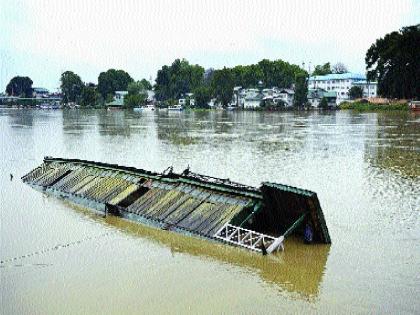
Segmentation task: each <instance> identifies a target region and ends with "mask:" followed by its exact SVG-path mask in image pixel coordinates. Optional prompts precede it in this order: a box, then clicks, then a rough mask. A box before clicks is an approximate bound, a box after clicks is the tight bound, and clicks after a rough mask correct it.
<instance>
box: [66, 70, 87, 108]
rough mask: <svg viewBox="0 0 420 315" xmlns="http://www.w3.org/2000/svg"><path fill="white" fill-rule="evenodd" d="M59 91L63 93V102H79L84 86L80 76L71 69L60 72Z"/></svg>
mask: <svg viewBox="0 0 420 315" xmlns="http://www.w3.org/2000/svg"><path fill="white" fill-rule="evenodd" d="M60 82H61V86H60V87H61V91H62V93H63V102H64V103H68V102H79V101H80V96H81V93H82V90H83V87H84V84H83V82H82V79H81V78H80V76H78V75H77V74H75V73H74V72H72V71H66V72H64V73H62V74H61V79H60Z"/></svg>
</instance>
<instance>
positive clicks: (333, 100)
mask: <svg viewBox="0 0 420 315" xmlns="http://www.w3.org/2000/svg"><path fill="white" fill-rule="evenodd" d="M323 98H325V99H326V100H327V104H328V107H329V108H335V107H337V94H336V92H334V91H326V90H324V89H320V88H316V89H308V103H309V105H310V106H312V107H313V108H319V106H320V104H321V100H322V99H323Z"/></svg>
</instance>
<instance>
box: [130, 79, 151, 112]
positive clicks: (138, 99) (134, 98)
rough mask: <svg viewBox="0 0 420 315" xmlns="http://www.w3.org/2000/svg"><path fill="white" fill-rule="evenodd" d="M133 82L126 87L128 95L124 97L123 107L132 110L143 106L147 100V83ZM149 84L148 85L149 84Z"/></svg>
mask: <svg viewBox="0 0 420 315" xmlns="http://www.w3.org/2000/svg"><path fill="white" fill-rule="evenodd" d="M143 80H144V79H143ZM143 80H142V81H133V82H130V83H129V84H128V86H127V91H128V94H127V95H126V96H125V97H124V107H128V108H133V107H137V106H141V105H144V104H145V103H146V99H147V87H148V85H147V83H149V82H148V81H146V80H144V81H146V82H147V83H146V86H145V83H144V81H143ZM149 84H150V83H149Z"/></svg>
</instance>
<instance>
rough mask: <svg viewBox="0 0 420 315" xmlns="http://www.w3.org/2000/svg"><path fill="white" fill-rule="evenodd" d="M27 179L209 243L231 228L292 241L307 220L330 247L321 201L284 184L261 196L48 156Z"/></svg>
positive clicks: (268, 186)
mask: <svg viewBox="0 0 420 315" xmlns="http://www.w3.org/2000/svg"><path fill="white" fill-rule="evenodd" d="M22 180H23V181H24V182H26V183H28V184H30V185H32V186H34V187H38V188H42V189H43V190H45V191H46V192H47V193H51V194H54V195H58V196H61V197H64V198H68V199H69V200H70V201H73V202H75V203H80V204H82V205H85V206H87V207H91V208H94V209H96V210H99V211H104V212H105V213H106V212H110V213H113V214H116V215H120V216H122V217H127V218H130V219H136V220H139V221H148V222H152V223H156V225H158V226H160V227H163V228H167V229H174V230H181V231H187V232H189V233H192V234H197V235H200V236H204V237H207V238H213V239H214V238H215V237H216V236H215V235H216V232H218V231H219V230H220V229H221V228H222V227H223V226H225V225H226V224H233V225H234V226H238V228H239V227H240V228H248V229H251V230H253V231H256V232H261V233H266V232H267V231H269V232H270V233H271V232H272V233H273V234H272V235H277V236H280V235H283V236H284V237H287V236H288V235H290V234H291V233H292V232H298V234H299V233H301V231H302V223H304V222H307V221H308V220H310V221H311V222H312V225H313V227H314V231H315V234H316V240H317V241H319V242H323V243H330V242H331V240H330V236H329V234H328V229H327V226H326V223H325V219H324V216H323V213H322V210H321V207H320V204H319V201H318V197H317V195H316V194H315V193H314V192H311V191H307V190H303V189H299V188H295V187H290V186H286V185H281V184H275V183H263V185H262V186H261V187H260V188H259V189H258V188H255V187H251V186H246V185H242V184H238V183H234V182H231V181H230V180H228V179H219V178H214V177H209V176H204V175H200V174H195V173H191V172H189V171H188V172H184V173H183V174H175V173H172V172H169V173H166V174H160V173H154V172H150V171H146V170H142V169H137V168H133V167H125V166H119V165H114V164H105V163H100V162H91V161H84V160H74V159H72V160H70V159H60V158H50V157H46V158H45V159H44V162H43V164H42V165H41V166H39V167H37V168H35V169H34V170H32V171H31V172H29V173H28V174H27V175H25V176H23V177H22ZM304 220H306V221H304Z"/></svg>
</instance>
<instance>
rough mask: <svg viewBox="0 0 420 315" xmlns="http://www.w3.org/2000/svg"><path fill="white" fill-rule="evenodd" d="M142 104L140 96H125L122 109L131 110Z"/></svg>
mask: <svg viewBox="0 0 420 315" xmlns="http://www.w3.org/2000/svg"><path fill="white" fill-rule="evenodd" d="M143 104H144V98H142V96H141V95H140V94H127V95H126V96H125V97H124V107H127V108H133V107H137V106H140V105H143Z"/></svg>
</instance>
